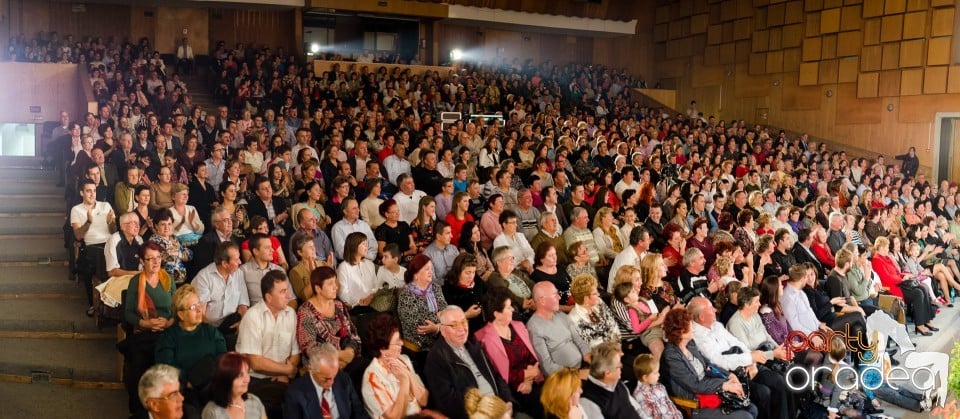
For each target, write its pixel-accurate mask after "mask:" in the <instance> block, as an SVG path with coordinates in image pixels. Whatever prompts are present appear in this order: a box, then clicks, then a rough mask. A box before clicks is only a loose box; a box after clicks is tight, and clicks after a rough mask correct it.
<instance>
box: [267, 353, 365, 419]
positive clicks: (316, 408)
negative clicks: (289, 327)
mask: <svg viewBox="0 0 960 419" xmlns="http://www.w3.org/2000/svg"><path fill="white" fill-rule="evenodd" d="M308 355H309V357H308V359H309V361H308V364H307V371H308V372H309V374H307V375H306V376H304V377H300V378H298V379H296V380H295V381H294V382H293V383H292V384H290V387H289V388H288V389H287V393H286V396H285V397H284V403H283V417H284V419H323V418H334V419H346V418H349V419H368V418H369V417H370V416H369V415H367V411H366V409H364V407H363V402H362V401H361V400H360V396H358V395H357V392H356V390H354V388H353V382H352V381H351V380H350V376H349V375H348V374H347V373H346V372H344V371H341V370H340V358H339V353H338V351H337V348H334V347H333V345H331V344H329V343H323V344H321V345H319V346H317V347H315V348H312V349H311V350H310V351H309V353H308Z"/></svg>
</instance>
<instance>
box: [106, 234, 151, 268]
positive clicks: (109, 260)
mask: <svg viewBox="0 0 960 419" xmlns="http://www.w3.org/2000/svg"><path fill="white" fill-rule="evenodd" d="M122 234H123V233H122V232H120V231H118V232H116V233H113V234H111V235H110V238H108V239H107V244H105V245H104V246H103V257H104V259H105V261H106V271H107V272H110V271H112V270H114V269H119V268H120V260H119V259H117V245H118V244H120V240H121V235H122ZM133 240H134V241H136V242H137V244H143V238H141V237H140V236H134V237H133Z"/></svg>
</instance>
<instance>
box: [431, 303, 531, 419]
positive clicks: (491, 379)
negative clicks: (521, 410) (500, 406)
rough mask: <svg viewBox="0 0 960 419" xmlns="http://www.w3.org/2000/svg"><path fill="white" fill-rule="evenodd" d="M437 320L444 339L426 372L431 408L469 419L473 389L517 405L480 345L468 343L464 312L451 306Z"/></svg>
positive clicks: (458, 417) (439, 342)
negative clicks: (468, 402) (468, 405)
mask: <svg viewBox="0 0 960 419" xmlns="http://www.w3.org/2000/svg"><path fill="white" fill-rule="evenodd" d="M437 317H438V318H439V319H440V335H441V336H443V339H439V340H437V343H435V344H434V345H433V348H432V349H431V350H430V352H429V353H428V354H427V363H426V365H429V366H430V368H428V369H426V371H425V372H424V377H425V378H426V384H427V390H430V401H431V405H433V406H435V408H436V409H437V410H438V411H440V413H443V414H444V415H447V416H448V417H450V418H451V419H466V418H467V413H466V410H465V409H464V394H466V392H467V389H470V388H477V389H478V390H479V391H480V394H483V395H487V394H491V395H495V396H498V397H500V398H501V399H503V400H504V401H506V402H515V401H514V399H513V394H512V393H511V392H510V387H509V386H507V383H506V382H504V381H503V379H502V378H500V375H498V374H494V372H493V368H492V367H491V366H490V362H489V361H488V360H487V358H486V356H485V355H484V354H483V350H482V349H481V348H480V344H479V343H476V342H467V337H468V336H469V335H470V330H469V325H468V323H467V317H466V315H465V314H464V313H463V310H462V309H461V308H460V307H457V306H454V305H449V306H447V307H446V308H444V309H443V310H442V311H440V313H438V315H437Z"/></svg>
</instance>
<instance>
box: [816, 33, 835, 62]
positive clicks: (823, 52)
mask: <svg viewBox="0 0 960 419" xmlns="http://www.w3.org/2000/svg"><path fill="white" fill-rule="evenodd" d="M820 58H821V59H823V60H829V59H831V58H837V35H836V34H834V35H824V36H823V43H822V46H821V47H820Z"/></svg>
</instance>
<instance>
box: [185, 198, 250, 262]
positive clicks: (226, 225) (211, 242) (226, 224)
mask: <svg viewBox="0 0 960 419" xmlns="http://www.w3.org/2000/svg"><path fill="white" fill-rule="evenodd" d="M210 224H211V225H212V226H213V228H211V229H209V230H207V232H206V233H203V236H202V237H200V241H199V242H198V243H197V246H196V251H195V253H194V255H193V263H191V264H190V278H193V276H194V275H196V273H197V272H199V271H200V270H201V269H203V268H205V267H207V265H209V264H211V263H213V252H214V251H215V250H216V249H217V246H218V245H219V244H220V243H223V242H228V241H232V242H233V243H234V244H236V245H237V246H239V245H240V241H239V240H237V239H236V238H234V237H233V218H231V217H230V211H228V210H227V209H226V208H224V207H217V209H216V210H214V211H213V214H211V215H210Z"/></svg>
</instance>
